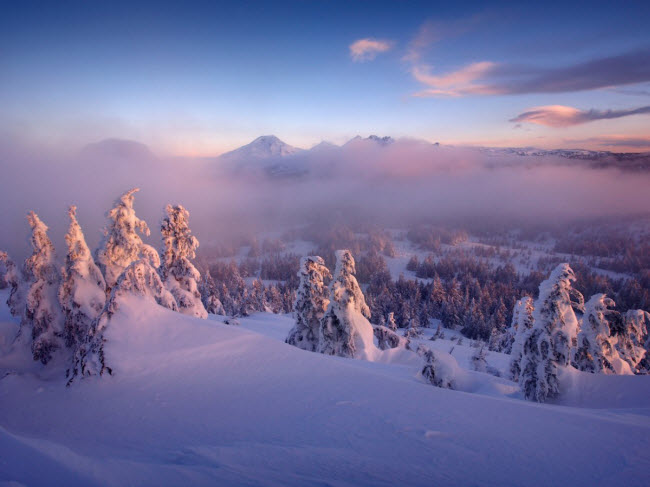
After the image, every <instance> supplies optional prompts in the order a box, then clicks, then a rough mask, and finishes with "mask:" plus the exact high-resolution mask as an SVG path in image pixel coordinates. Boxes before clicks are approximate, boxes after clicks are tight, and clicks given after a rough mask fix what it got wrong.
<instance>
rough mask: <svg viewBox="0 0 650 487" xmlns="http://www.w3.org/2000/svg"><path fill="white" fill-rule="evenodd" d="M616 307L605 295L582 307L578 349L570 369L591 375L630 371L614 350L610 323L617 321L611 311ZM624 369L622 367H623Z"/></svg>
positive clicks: (599, 295) (596, 295)
mask: <svg viewBox="0 0 650 487" xmlns="http://www.w3.org/2000/svg"><path fill="white" fill-rule="evenodd" d="M615 305H616V303H614V301H613V300H611V299H609V298H608V297H607V296H605V295H604V294H595V295H593V296H592V297H591V299H590V300H589V301H588V302H587V304H586V305H585V307H584V317H583V321H582V327H581V329H580V333H579V334H578V346H577V348H576V350H575V353H574V357H573V366H574V367H575V368H577V369H579V370H583V371H585V372H591V373H592V374H594V373H596V374H617V373H623V374H625V373H628V374H631V373H632V370H631V369H630V368H629V366H628V364H627V363H625V362H623V361H622V360H621V358H620V357H619V355H618V351H617V350H616V348H615V347H614V342H615V340H613V339H612V338H611V336H610V335H611V330H610V326H609V321H610V320H611V319H617V318H618V315H619V313H618V312H616V311H613V310H611V309H609V308H612V307H614V306H615ZM622 366H623V367H622Z"/></svg>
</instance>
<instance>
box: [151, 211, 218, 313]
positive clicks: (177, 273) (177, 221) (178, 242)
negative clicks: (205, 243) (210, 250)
mask: <svg viewBox="0 0 650 487" xmlns="http://www.w3.org/2000/svg"><path fill="white" fill-rule="evenodd" d="M165 211H166V212H167V216H165V217H164V218H163V220H162V224H161V228H160V231H161V233H162V237H163V244H164V251H163V255H162V264H161V266H160V275H161V277H162V280H163V282H164V284H165V286H166V287H167V289H169V290H170V292H171V293H172V295H173V296H174V298H175V299H176V302H177V303H178V310H179V311H180V312H181V313H183V314H187V315H190V316H195V317H197V318H202V319H205V318H207V317H208V312H207V311H206V310H205V307H204V306H203V303H202V302H201V293H200V292H199V288H198V282H199V281H200V280H201V274H200V273H199V271H198V270H197V268H196V267H194V265H193V264H192V262H191V260H190V259H194V258H195V257H196V249H197V248H198V246H199V241H198V240H197V239H196V237H194V236H193V235H192V232H191V231H190V227H189V217H190V213H189V212H188V211H187V210H186V209H185V208H183V207H182V206H180V205H178V206H171V205H167V206H166V208H165Z"/></svg>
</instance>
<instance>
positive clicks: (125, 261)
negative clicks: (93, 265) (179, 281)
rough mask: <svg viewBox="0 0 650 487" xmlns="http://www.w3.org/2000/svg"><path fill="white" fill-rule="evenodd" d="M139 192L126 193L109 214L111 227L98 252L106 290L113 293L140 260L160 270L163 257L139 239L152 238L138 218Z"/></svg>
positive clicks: (135, 189) (108, 227)
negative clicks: (119, 282) (128, 268)
mask: <svg viewBox="0 0 650 487" xmlns="http://www.w3.org/2000/svg"><path fill="white" fill-rule="evenodd" d="M139 190H140V189H139V188H133V189H131V190H129V191H127V192H126V193H124V194H123V195H122V196H120V198H119V199H118V200H117V201H116V203H115V207H114V208H113V209H112V210H111V211H109V212H108V219H109V223H108V226H107V227H106V228H105V230H104V238H103V240H102V242H101V244H100V247H99V250H98V251H97V263H98V264H99V268H100V269H101V270H102V272H103V274H104V279H105V281H106V290H107V292H108V291H110V290H111V289H112V288H113V286H114V285H115V283H116V282H117V279H118V278H119V277H120V274H122V272H124V270H125V269H126V268H127V267H128V266H129V265H130V264H131V263H132V262H135V261H137V260H139V259H143V258H144V259H147V260H149V261H150V263H151V265H152V266H153V267H155V268H158V266H160V256H159V255H158V252H157V251H156V250H155V249H154V248H153V247H151V246H150V245H147V244H145V243H144V242H142V239H141V238H140V236H139V235H138V232H139V233H142V234H143V235H146V236H149V234H150V232H149V227H148V226H147V223H146V222H145V221H144V220H140V219H139V218H138V217H137V216H136V215H135V210H134V209H133V200H134V199H135V196H134V194H135V193H136V192H138V191H139Z"/></svg>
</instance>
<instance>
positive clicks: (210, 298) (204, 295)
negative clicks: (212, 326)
mask: <svg viewBox="0 0 650 487" xmlns="http://www.w3.org/2000/svg"><path fill="white" fill-rule="evenodd" d="M199 292H200V293H201V302H202V303H203V307H204V308H205V310H206V311H207V312H208V313H210V314H213V315H225V314H226V310H225V309H224V306H223V303H222V302H221V300H220V299H219V294H218V291H217V285H216V284H215V282H214V279H213V278H212V275H211V274H210V269H206V270H205V272H204V273H203V277H202V279H201V283H200V284H199Z"/></svg>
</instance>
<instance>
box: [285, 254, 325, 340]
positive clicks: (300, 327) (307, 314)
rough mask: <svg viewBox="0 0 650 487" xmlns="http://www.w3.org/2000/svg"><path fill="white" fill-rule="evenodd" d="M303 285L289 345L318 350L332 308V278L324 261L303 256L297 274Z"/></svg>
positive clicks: (300, 287)
mask: <svg viewBox="0 0 650 487" xmlns="http://www.w3.org/2000/svg"><path fill="white" fill-rule="evenodd" d="M298 277H299V278H300V282H299V284H298V290H297V291H296V300H295V302H294V306H293V312H294V316H295V318H296V324H295V326H294V327H293V328H292V329H291V331H290V332H289V335H288V337H287V339H286V342H287V343H288V344H290V345H294V346H296V347H298V348H302V349H303V350H309V351H311V352H314V351H316V350H318V342H319V334H320V323H321V320H322V319H323V316H324V315H325V312H326V311H327V306H328V305H329V302H330V300H329V291H328V289H327V286H326V285H325V279H329V278H330V277H331V275H330V271H329V270H328V269H327V267H325V261H324V260H323V259H322V258H321V257H319V256H309V257H304V258H303V259H301V261H300V270H299V271H298Z"/></svg>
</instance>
